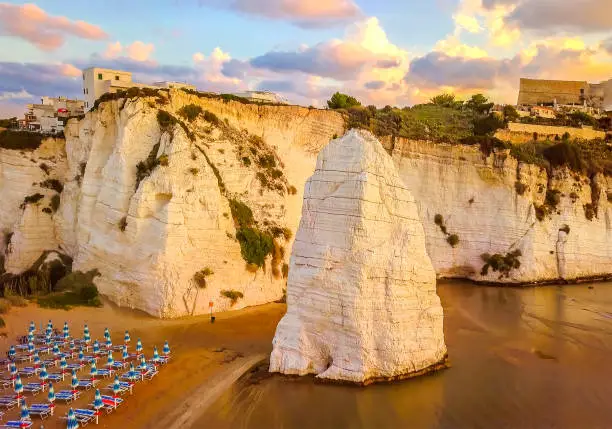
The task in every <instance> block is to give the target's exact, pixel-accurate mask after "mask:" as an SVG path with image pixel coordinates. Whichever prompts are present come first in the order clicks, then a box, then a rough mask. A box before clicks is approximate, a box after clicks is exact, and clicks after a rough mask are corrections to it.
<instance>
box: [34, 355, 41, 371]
mask: <svg viewBox="0 0 612 429" xmlns="http://www.w3.org/2000/svg"><path fill="white" fill-rule="evenodd" d="M34 368H40V356H38V352H34Z"/></svg>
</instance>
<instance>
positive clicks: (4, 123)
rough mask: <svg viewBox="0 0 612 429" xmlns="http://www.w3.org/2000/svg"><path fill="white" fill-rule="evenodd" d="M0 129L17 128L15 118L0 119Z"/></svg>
mask: <svg viewBox="0 0 612 429" xmlns="http://www.w3.org/2000/svg"><path fill="white" fill-rule="evenodd" d="M0 128H17V118H16V117H13V118H7V119H0Z"/></svg>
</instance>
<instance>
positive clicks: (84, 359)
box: [79, 355, 99, 363]
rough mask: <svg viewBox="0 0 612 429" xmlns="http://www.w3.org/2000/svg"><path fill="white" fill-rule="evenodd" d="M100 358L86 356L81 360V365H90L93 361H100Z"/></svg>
mask: <svg viewBox="0 0 612 429" xmlns="http://www.w3.org/2000/svg"><path fill="white" fill-rule="evenodd" d="M98 358H99V357H98V356H91V355H85V356H83V359H79V360H80V361H81V363H90V362H91V361H92V360H95V361H96V362H97V361H98Z"/></svg>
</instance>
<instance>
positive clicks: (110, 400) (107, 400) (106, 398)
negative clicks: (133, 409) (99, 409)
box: [102, 395, 123, 406]
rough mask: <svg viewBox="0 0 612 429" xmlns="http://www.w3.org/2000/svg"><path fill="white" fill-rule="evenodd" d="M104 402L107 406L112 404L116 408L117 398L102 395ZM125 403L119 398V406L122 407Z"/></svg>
mask: <svg viewBox="0 0 612 429" xmlns="http://www.w3.org/2000/svg"><path fill="white" fill-rule="evenodd" d="M102 402H104V403H105V404H107V403H108V404H111V405H112V406H115V398H114V397H113V396H110V395H102ZM122 403H123V399H121V398H117V406H119V405H121V404H122Z"/></svg>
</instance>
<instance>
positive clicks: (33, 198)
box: [19, 192, 45, 209]
mask: <svg viewBox="0 0 612 429" xmlns="http://www.w3.org/2000/svg"><path fill="white" fill-rule="evenodd" d="M43 198H45V196H44V195H43V194H41V193H38V192H37V193H35V194H32V195H28V196H27V197H25V198H24V199H23V203H21V205H20V206H19V207H20V208H22V209H24V208H25V206H27V205H28V204H36V203H37V202H39V201H40V200H42V199H43Z"/></svg>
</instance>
